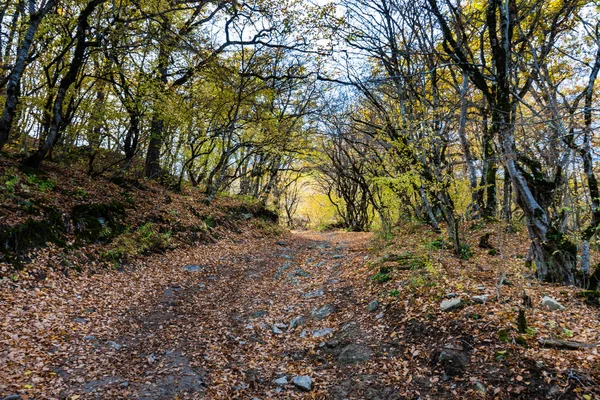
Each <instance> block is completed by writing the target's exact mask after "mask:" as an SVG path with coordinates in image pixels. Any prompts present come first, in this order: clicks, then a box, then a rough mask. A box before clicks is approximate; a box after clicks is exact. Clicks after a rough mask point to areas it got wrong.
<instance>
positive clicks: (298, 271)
mask: <svg viewBox="0 0 600 400" xmlns="http://www.w3.org/2000/svg"><path fill="white" fill-rule="evenodd" d="M288 276H289V277H290V278H293V277H295V276H299V277H302V278H308V277H311V276H312V274H311V273H310V272H306V271H305V270H304V269H302V268H300V267H296V268H294V269H293V270H292V272H290V273H289V274H288Z"/></svg>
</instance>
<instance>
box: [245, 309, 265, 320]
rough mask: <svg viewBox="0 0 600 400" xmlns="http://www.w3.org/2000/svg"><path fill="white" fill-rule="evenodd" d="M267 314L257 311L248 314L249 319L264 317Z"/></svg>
mask: <svg viewBox="0 0 600 400" xmlns="http://www.w3.org/2000/svg"><path fill="white" fill-rule="evenodd" d="M267 314H268V311H267V310H258V311H255V312H253V313H252V314H250V317H249V318H250V319H255V318H260V317H264V316H265V315H267Z"/></svg>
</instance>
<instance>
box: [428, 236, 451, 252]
mask: <svg viewBox="0 0 600 400" xmlns="http://www.w3.org/2000/svg"><path fill="white" fill-rule="evenodd" d="M425 247H427V248H428V249H429V250H442V249H445V250H450V249H452V244H450V242H449V241H447V240H444V239H443V238H438V239H435V240H432V241H431V242H429V243H427V245H426V246H425Z"/></svg>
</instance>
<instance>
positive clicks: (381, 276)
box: [371, 272, 392, 283]
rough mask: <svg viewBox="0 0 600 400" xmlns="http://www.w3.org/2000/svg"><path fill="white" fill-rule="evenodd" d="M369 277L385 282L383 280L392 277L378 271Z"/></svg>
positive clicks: (386, 280)
mask: <svg viewBox="0 0 600 400" xmlns="http://www.w3.org/2000/svg"><path fill="white" fill-rule="evenodd" d="M371 279H372V280H373V281H375V282H378V283H385V282H388V281H389V280H391V279H392V277H391V276H390V274H386V273H381V272H379V273H377V274H375V275H373V277H372V278H371Z"/></svg>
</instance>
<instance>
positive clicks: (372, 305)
mask: <svg viewBox="0 0 600 400" xmlns="http://www.w3.org/2000/svg"><path fill="white" fill-rule="evenodd" d="M377 307H379V302H378V301H377V300H373V301H372V302H370V303H369V304H368V305H367V311H369V312H373V311H375V310H377Z"/></svg>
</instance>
